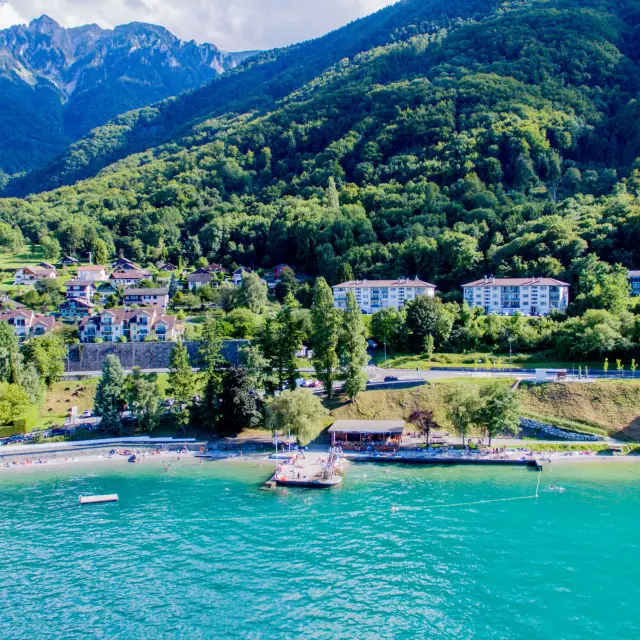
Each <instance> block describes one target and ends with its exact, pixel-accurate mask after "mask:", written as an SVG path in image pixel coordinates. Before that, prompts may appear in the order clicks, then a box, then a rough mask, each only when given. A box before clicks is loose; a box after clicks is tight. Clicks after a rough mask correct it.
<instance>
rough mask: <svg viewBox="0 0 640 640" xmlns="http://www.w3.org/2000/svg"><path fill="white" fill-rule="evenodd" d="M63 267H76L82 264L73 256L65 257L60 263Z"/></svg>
mask: <svg viewBox="0 0 640 640" xmlns="http://www.w3.org/2000/svg"><path fill="white" fill-rule="evenodd" d="M60 263H61V264H62V266H63V267H74V266H75V265H77V264H80V260H78V259H76V258H74V257H73V256H65V257H64V258H62V260H61V261H60Z"/></svg>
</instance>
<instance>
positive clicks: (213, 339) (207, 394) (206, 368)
mask: <svg viewBox="0 0 640 640" xmlns="http://www.w3.org/2000/svg"><path fill="white" fill-rule="evenodd" d="M221 349H222V340H221V337H220V334H219V329H218V320H217V319H216V318H215V317H214V316H212V315H207V316H206V317H205V319H204V323H203V325H202V340H201V341H200V345H199V355H200V358H201V360H202V368H201V370H200V376H201V377H202V378H203V382H204V385H203V388H204V393H203V396H204V397H203V400H202V404H201V413H202V416H203V420H204V424H205V425H206V426H207V427H208V428H209V429H213V428H214V427H215V424H216V421H217V419H218V397H219V395H220V391H221V383H222V367H223V364H224V358H223V356H222V352H221Z"/></svg>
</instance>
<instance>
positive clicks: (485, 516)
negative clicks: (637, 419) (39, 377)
mask: <svg viewBox="0 0 640 640" xmlns="http://www.w3.org/2000/svg"><path fill="white" fill-rule="evenodd" d="M580 466H581V467H583V465H580ZM172 471H173V474H174V475H170V474H165V473H163V472H162V470H161V468H157V469H155V468H150V469H146V468H144V467H143V469H142V470H140V469H133V468H130V467H126V468H118V469H117V470H112V469H105V470H101V469H98V470H91V471H87V470H86V469H85V470H80V469H76V470H71V469H55V470H51V471H50V470H47V471H46V473H44V472H43V473H40V474H39V475H38V477H37V478H36V479H34V477H33V476H28V475H24V476H21V477H19V478H18V477H9V474H6V475H4V476H2V477H1V478H0V558H2V560H0V567H1V568H2V571H0V605H1V606H2V615H3V618H2V622H1V623H0V637H2V638H5V637H7V638H11V639H16V640H18V639H21V638H29V639H31V638H34V637H47V638H87V637H95V638H114V637H118V638H120V637H122V638H130V639H137V638H149V637H153V636H156V637H158V638H174V637H175V638H187V637H188V638H226V637H229V638H332V639H333V638H357V639H360V638H362V639H368V638H372V639H373V638H376V639H378V638H394V639H395V638H416V637H429V638H457V639H458V638H474V639H476V638H505V637H508V638H525V637H527V638H530V637H531V636H532V635H535V636H542V637H544V636H547V637H548V636H549V633H548V631H549V629H553V630H554V632H553V635H554V637H562V638H576V639H577V638H580V639H582V638H599V637H615V638H624V637H629V638H631V637H638V635H639V634H640V625H639V624H638V620H637V616H636V614H635V608H636V607H635V603H636V602H637V599H638V596H640V588H639V587H638V586H637V580H636V578H635V568H634V567H635V563H634V562H631V561H630V558H633V557H635V556H637V553H638V546H639V545H640V543H639V539H638V536H637V531H638V529H639V526H638V525H639V524H640V522H639V521H638V520H639V515H638V514H639V513H640V510H639V509H638V496H639V495H640V473H639V472H640V465H639V466H638V467H635V466H632V467H625V466H620V465H617V466H616V468H608V469H602V468H598V470H597V472H596V474H595V475H590V473H589V472H587V471H585V469H584V467H583V468H582V469H568V470H562V469H554V470H553V472H552V473H551V474H550V478H549V479H548V480H547V478H543V487H542V488H543V493H542V495H541V498H540V499H539V500H537V501H536V500H522V501H515V502H502V503H495V502H494V503H491V502H487V503H484V504H474V505H469V506H466V507H465V506H460V507H456V508H445V507H446V505H451V504H461V503H468V502H479V501H482V500H495V499H499V498H504V497H518V496H525V495H531V494H532V493H533V490H534V488H535V482H536V481H537V476H536V475H535V474H531V473H529V472H527V471H525V470H520V469H516V470H513V469H496V470H493V471H491V472H487V471H485V470H479V469H454V468H437V467H436V468H428V469H415V468H410V467H404V468H402V467H393V468H389V467H385V468H378V467H375V466H374V465H368V466H365V467H352V468H351V470H350V472H349V476H348V478H347V481H346V482H345V484H344V486H343V487H341V488H340V489H338V490H334V491H326V492H305V491H299V492H298V491H289V492H287V493H283V492H281V491H276V492H273V493H267V492H261V491H258V487H259V484H260V482H261V481H264V479H265V477H266V476H267V475H268V470H267V471H266V472H265V469H262V468H260V467H258V466H252V465H236V466H234V465H230V464H228V463H222V464H218V463H213V464H211V465H197V466H196V465H193V464H189V462H188V461H180V463H175V465H173V466H172ZM365 476H366V477H365ZM545 482H549V483H550V482H553V483H555V484H560V482H561V483H562V486H565V488H566V491H565V492H564V493H558V492H549V491H547V492H545V491H544V489H545ZM82 493H85V494H92V493H118V494H119V495H120V502H119V503H117V504H107V505H95V506H94V507H89V508H87V507H85V508H80V507H79V505H78V503H77V496H78V495H80V494H82ZM394 506H395V507H401V508H402V507H405V508H406V507H411V508H412V509H413V510H407V511H402V510H401V511H399V512H396V513H392V507H394ZM239 517H240V518H242V519H238V518H239ZM568 611H570V612H571V616H568V615H567V612H568Z"/></svg>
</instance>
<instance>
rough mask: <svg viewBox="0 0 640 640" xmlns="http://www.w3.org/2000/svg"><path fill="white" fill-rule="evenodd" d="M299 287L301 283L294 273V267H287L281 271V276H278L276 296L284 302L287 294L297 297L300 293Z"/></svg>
mask: <svg viewBox="0 0 640 640" xmlns="http://www.w3.org/2000/svg"><path fill="white" fill-rule="evenodd" d="M299 288H300V284H299V283H298V280H297V279H296V276H295V274H294V273H293V269H291V268H290V267H285V268H284V269H283V270H282V272H281V273H280V277H279V278H278V282H277V283H276V288H275V294H276V298H277V299H278V300H279V301H280V302H284V300H285V298H287V296H294V297H295V296H296V295H297V293H298V289H299Z"/></svg>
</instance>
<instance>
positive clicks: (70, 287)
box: [64, 280, 96, 303]
mask: <svg viewBox="0 0 640 640" xmlns="http://www.w3.org/2000/svg"><path fill="white" fill-rule="evenodd" d="M64 287H65V295H66V297H67V300H72V299H79V300H84V301H85V302H89V303H91V302H93V294H94V293H95V291H96V285H95V284H94V283H93V282H92V281H91V280H67V282H65V285H64Z"/></svg>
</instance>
